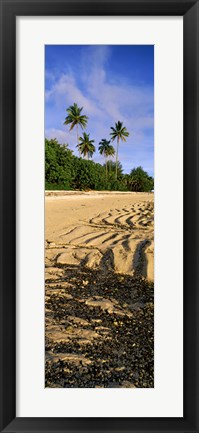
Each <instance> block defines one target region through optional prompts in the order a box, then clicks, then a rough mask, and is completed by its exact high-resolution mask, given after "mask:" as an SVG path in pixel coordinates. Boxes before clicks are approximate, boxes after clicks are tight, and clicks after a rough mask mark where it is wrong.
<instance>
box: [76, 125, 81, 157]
mask: <svg viewBox="0 0 199 433" xmlns="http://www.w3.org/2000/svg"><path fill="white" fill-rule="evenodd" d="M77 148H78V151H79V157H80V156H81V153H80V149H79V134H78V124H77Z"/></svg>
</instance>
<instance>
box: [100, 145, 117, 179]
mask: <svg viewBox="0 0 199 433" xmlns="http://www.w3.org/2000/svg"><path fill="white" fill-rule="evenodd" d="M110 142H111V141H110V140H106V138H103V139H102V140H101V141H100V143H99V147H98V150H99V153H100V155H104V157H105V160H106V177H107V176H108V164H107V163H108V157H109V156H113V155H115V149H114V147H113V146H111V144H110Z"/></svg>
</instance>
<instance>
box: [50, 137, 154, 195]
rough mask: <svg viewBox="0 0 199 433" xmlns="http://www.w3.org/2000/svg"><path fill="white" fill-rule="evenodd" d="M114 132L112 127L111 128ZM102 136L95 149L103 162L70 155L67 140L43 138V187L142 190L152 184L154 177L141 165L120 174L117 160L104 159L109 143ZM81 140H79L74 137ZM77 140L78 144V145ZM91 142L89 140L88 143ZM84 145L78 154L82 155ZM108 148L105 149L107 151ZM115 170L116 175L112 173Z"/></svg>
mask: <svg viewBox="0 0 199 433" xmlns="http://www.w3.org/2000/svg"><path fill="white" fill-rule="evenodd" d="M113 132H114V131H113ZM107 141H108V140H106V139H103V140H102V141H101V142H100V143H99V152H100V153H101V154H103V155H104V156H105V157H106V161H105V164H104V165H101V164H99V163H95V162H94V161H92V160H89V158H88V157H87V154H86V157H87V158H86V159H84V158H82V157H81V156H80V157H77V156H75V155H73V151H72V150H71V149H69V146H68V144H65V145H63V144H60V143H58V141H57V140H56V139H51V140H48V139H45V187H46V189H48V190H49V189H54V190H59V189H60V190H75V189H76V190H88V189H91V190H110V191H111V190H112V191H138V192H140V191H146V192H149V191H151V190H153V188H154V180H153V178H152V177H151V176H149V175H148V173H147V172H146V171H144V170H143V168H142V167H137V168H134V169H132V170H131V172H130V174H124V173H123V168H122V165H121V163H120V162H119V161H118V159H116V161H115V162H113V161H111V160H108V156H112V155H114V153H113V150H112V154H111V153H109V152H110V148H109V146H111V145H110V143H107ZM78 143H79V144H81V141H80V140H78ZM79 144H78V146H79ZM92 145H93V143H92ZM84 146H85V145H84ZM83 149H84V147H82V148H80V149H79V151H80V155H85V149H84V151H83ZM107 149H108V151H107ZM116 172H117V177H116Z"/></svg>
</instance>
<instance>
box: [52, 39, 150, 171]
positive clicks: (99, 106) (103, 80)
mask: <svg viewBox="0 0 199 433" xmlns="http://www.w3.org/2000/svg"><path fill="white" fill-rule="evenodd" d="M74 102H76V103H77V104H78V105H79V106H81V107H82V106H83V107H84V108H83V111H82V114H86V115H87V116H88V117H89V120H88V124H87V128H86V132H87V133H90V138H91V139H93V140H95V146H96V149H98V144H99V141H100V140H101V139H102V138H106V139H110V132H111V130H110V126H114V125H115V122H117V121H118V120H120V121H122V122H123V124H124V126H126V128H127V130H128V131H129V137H128V139H127V141H126V142H121V143H120V148H119V161H120V162H121V163H122V166H123V169H124V172H125V173H129V172H130V170H131V169H132V168H134V167H137V166H139V165H141V166H142V167H143V168H144V169H145V170H146V171H147V172H148V173H149V174H150V175H153V173H154V49H153V46H152V45H110V46H107V45H47V46H46V47H45V136H46V137H47V138H49V139H50V138H57V140H58V141H59V143H68V144H69V148H70V149H72V150H73V151H74V154H75V155H78V151H77V148H76V144H77V138H76V130H72V131H70V132H69V126H68V125H64V120H65V117H66V116H67V112H66V108H68V107H69V106H70V105H73V103H74ZM81 132H82V131H81V130H80V135H81ZM113 145H114V146H115V145H116V143H115V142H113ZM93 160H94V161H96V162H100V163H102V164H103V163H104V160H103V157H102V156H100V155H99V154H98V152H96V153H95V155H94V157H93Z"/></svg>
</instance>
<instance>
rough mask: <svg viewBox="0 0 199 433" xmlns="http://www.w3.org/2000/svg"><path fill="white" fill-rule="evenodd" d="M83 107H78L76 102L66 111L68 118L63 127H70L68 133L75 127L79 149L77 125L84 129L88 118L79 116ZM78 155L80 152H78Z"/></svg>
mask: <svg viewBox="0 0 199 433" xmlns="http://www.w3.org/2000/svg"><path fill="white" fill-rule="evenodd" d="M82 110H83V107H81V108H80V107H78V105H77V104H76V102H74V104H73V105H71V106H70V107H68V108H67V109H66V111H67V113H68V116H66V118H65V122H64V125H69V124H70V125H71V126H70V129H69V131H71V130H72V129H73V128H74V126H76V130H77V147H78V148H79V134H78V125H79V126H80V127H81V128H82V129H85V128H86V125H87V121H88V117H87V116H85V115H83V114H81V112H82ZM79 153H80V152H79Z"/></svg>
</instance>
